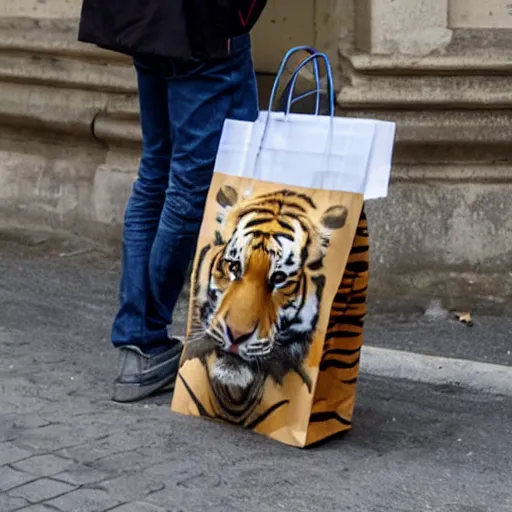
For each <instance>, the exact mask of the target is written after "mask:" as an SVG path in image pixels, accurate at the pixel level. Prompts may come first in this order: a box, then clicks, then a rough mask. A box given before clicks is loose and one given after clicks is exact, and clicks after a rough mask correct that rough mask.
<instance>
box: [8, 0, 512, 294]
mask: <svg viewBox="0 0 512 512" xmlns="http://www.w3.org/2000/svg"><path fill="white" fill-rule="evenodd" d="M297 2H298V0H269V8H268V10H267V11H266V13H265V15H264V18H263V20H262V22H261V23H260V25H259V26H258V28H257V30H256V31H255V33H254V48H255V49H254V54H255V61H256V65H257V68H258V71H260V72H261V73H262V75H261V83H262V102H265V101H266V98H265V91H266V90H267V89H268V82H269V80H271V77H270V76H269V74H272V73H273V72H275V69H276V67H277V65H278V63H279V61H280V59H281V57H282V55H283V53H284V51H286V49H288V48H289V47H291V46H294V45H297V44H310V45H314V46H316V47H317V48H320V49H322V50H326V51H327V52H328V53H329V54H330V56H331V58H332V59H333V63H334V66H335V74H336V80H337V83H338V87H339V94H338V106H339V113H340V114H342V115H351V116H370V117H378V118H384V119H393V120H395V121H396V122H397V124H398V130H397V145H396V151H395V158H394V169H393V183H392V187H391V194H390V197H389V198H388V199H386V200H382V201H377V202H373V203H371V204H370V205H369V214H370V221H371V229H372V239H373V248H374V251H373V258H374V259H373V263H372V267H373V270H374V272H373V276H374V288H375V290H376V294H377V295H379V294H380V295H381V296H382V297H383V300H384V301H387V299H388V298H389V297H391V296H402V297H410V296H411V295H414V294H415V293H416V292H417V294H418V295H422V296H423V295H443V296H447V297H450V296H451V297H455V298H457V301H458V302H459V303H460V302H461V298H464V300H462V302H464V301H465V302H478V303H479V304H482V303H484V304H487V303H496V302H497V301H498V302H501V301H503V300H504V299H503V297H506V296H507V295H508V296H510V295H512V293H511V292H512V287H511V284H510V283H511V281H512V276H511V274H510V272H512V263H511V257H512V201H510V199H509V198H510V197H511V193H512V167H511V163H510V162H511V156H512V154H511V153H512V144H511V142H510V141H511V136H512V123H511V121H512V92H511V88H510V75H511V69H512V59H511V57H510V47H511V43H512V37H511V33H512V31H510V30H507V28H509V27H511V22H512V16H510V9H509V8H508V7H507V3H506V2H501V1H499V0H488V1H487V2H485V6H486V7H485V9H484V10H482V6H483V3H482V2H479V1H478V0H421V1H419V2H411V1H410V0H357V1H355V0H316V1H314V0H301V1H300V2H299V3H300V8H298V7H297ZM491 4H492V5H491ZM79 8H80V1H79V0H3V2H1V3H0V219H1V222H2V224H4V225H6V224H8V225H18V226H26V227H31V228H41V229H48V228H52V229H60V230H67V231H74V232H79V233H81V234H86V235H88V236H94V237H95V238H98V239H103V240H111V239H116V240H117V239H118V237H119V232H120V225H121V222H122V214H123V208H124V204H125V201H126V197H127V195H128V193H129V190H130V186H131V183H132V180H133V177H134V174H135V171H136V167H137V160H138V151H139V145H140V131H139V126H138V117H137V116H138V113H137V100H136V84H135V78H134V73H133V71H132V69H131V66H130V63H129V61H128V60H127V59H125V58H123V57H119V56H117V55H115V54H111V53H108V52H103V51H100V50H97V49H95V48H93V47H89V46H87V45H82V44H79V43H77V42H76V25H77V17H78V13H79ZM468 292H470V293H468ZM489 297H491V298H489ZM470 298H471V300H470Z"/></svg>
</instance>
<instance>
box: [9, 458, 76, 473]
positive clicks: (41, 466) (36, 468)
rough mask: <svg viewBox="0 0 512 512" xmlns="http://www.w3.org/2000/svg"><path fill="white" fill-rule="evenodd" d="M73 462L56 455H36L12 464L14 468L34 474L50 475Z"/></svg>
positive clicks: (62, 469)
mask: <svg viewBox="0 0 512 512" xmlns="http://www.w3.org/2000/svg"><path fill="white" fill-rule="evenodd" d="M73 464H74V462H73V461H72V460H69V459H64V458H63V457H57V456H56V455H38V456H36V457H31V458H30V459H26V460H24V461H21V462H17V463H16V464H13V467H14V468H15V469H19V470H20V471H24V472H25V473H29V474H31V475H36V476H52V475H55V474H56V473H61V472H62V471H64V470H65V469H66V468H68V467H69V466H71V465H73Z"/></svg>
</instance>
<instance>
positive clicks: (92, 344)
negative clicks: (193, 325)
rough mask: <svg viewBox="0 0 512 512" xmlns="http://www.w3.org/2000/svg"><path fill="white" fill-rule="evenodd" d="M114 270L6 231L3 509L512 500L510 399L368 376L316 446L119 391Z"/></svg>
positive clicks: (376, 508) (352, 506)
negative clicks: (339, 422)
mask: <svg viewBox="0 0 512 512" xmlns="http://www.w3.org/2000/svg"><path fill="white" fill-rule="evenodd" d="M117 275H118V264H117V262H116V259H115V258H112V257H111V256H110V255H105V254H102V253H99V252H97V251H96V252H95V251H92V252H88V249H87V247H85V248H84V246H83V245H81V243H79V242H76V241H71V242H70V241H69V240H68V241H51V240H50V241H48V240H47V239H46V238H45V237H44V236H43V237H42V238H38V237H37V236H32V237H29V238H28V239H27V238H23V239H22V240H17V239H12V238H11V239H10V240H7V241H6V240H5V238H4V241H3V242H1V241H0V512H11V511H17V510H22V511H27V512H51V511H61V512H75V511H76V512H81V511H84V512H96V511H98V512H100V511H115V512H163V511H172V512H178V511H184V512H196V511H198V512H199V511H212V512H216V511H218V512H235V511H243V512H252V511H254V512H260V511H261V512H265V511H280V510H290V511H294V512H295V511H296V512H301V511H317V510H318V511H320V510H332V511H342V512H346V511H354V512H423V511H439V512H486V511H489V512H491V511H492V512H510V510H512V490H511V487H510V475H511V474H512V463H511V459H512V455H511V454H512V399H510V398H507V397H501V396H486V395H478V394H473V393H471V392H469V391H466V390H463V389H460V388H457V387H451V386H427V385H420V384H415V383H411V382H404V381H394V380H385V379H378V378H375V377H371V376H362V378H361V381H360V383H359V388H358V389H359V396H358V406H357V410H356V422H355V427H354V430H353V431H352V432H350V433H349V434H347V435H345V436H343V437H341V438H339V439H336V440H333V441H330V442H329V443H327V444H325V445H323V446H320V447H317V448H314V449H309V450H298V449H294V448H289V447H286V446H281V445H279V444H277V443H274V442H271V441H269V440H266V439H263V438H260V437H259V436H255V435H252V434H250V433H248V432H244V431H242V430H239V429H235V428H232V427H228V426H223V425H218V424H212V423H207V422H205V421H201V420H196V419H191V418H185V417H181V416H177V415H174V414H171V413H170V411H169V401H170V396H169V394H162V395H160V396H157V397H154V398H152V399H149V400H147V401H145V402H143V403H139V404H134V405H117V404H114V403H112V402H111V401H110V400H109V396H108V394H109V391H110V380H111V378H112V373H113V369H114V365H115V353H114V351H113V350H112V349H111V348H110V345H109V342H108V334H109V328H110V320H111V317H112V314H113V311H114V309H115V301H116V286H117V284H116V283H117ZM184 312H185V305H184V304H181V305H180V308H179V310H178V314H177V316H178V319H181V320H183V318H184ZM386 325H388V324H386ZM369 327H370V328H369V333H370V335H369V342H371V341H372V336H375V333H378V332H379V329H378V323H375V322H374V323H372V320H371V319H370V323H369ZM182 328H183V325H182V323H181V324H180V322H179V321H178V325H177V329H182ZM401 328H402V329H404V327H403V326H402V327H401ZM450 329H451V327H450ZM500 332H502V331H500ZM371 333H374V334H371ZM412 335H414V332H413V333H412ZM472 335H473V336H474V334H472ZM486 336H487V337H486V338H485V340H486V341H488V340H489V339H491V338H492V332H489V331H488V330H486ZM509 339H510V338H509Z"/></svg>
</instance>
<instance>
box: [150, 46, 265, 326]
mask: <svg viewBox="0 0 512 512" xmlns="http://www.w3.org/2000/svg"><path fill="white" fill-rule="evenodd" d="M232 52H233V54H232V58H230V59H228V60H223V61H221V62H216V63H208V64H204V65H203V66H201V67H199V68H198V69H197V70H196V71H194V72H193V73H191V74H190V75H188V76H187V77H181V78H180V77H176V78H173V79H171V80H170V81H169V84H168V106H169V119H170V122H171V132H172V134H173V149H172V159H171V174H170V180H169V187H168V189H167V191H166V194H165V203H164V207H163V211H162V215H161V218H160V223H159V226H158V231H157V234H156V237H155V241H154V243H153V247H152V250H151V257H150V262H149V278H150V285H151V292H152V298H153V300H154V307H155V310H156V311H157V313H158V316H159V317H161V318H163V319H165V322H166V323H167V324H170V323H171V320H172V312H173V309H174V306H175V304H176V301H177V299H178V296H179V294H180V292H181V289H182V287H183V283H184V281H185V278H186V276H187V271H188V268H189V264H190V261H191V258H192V256H193V253H194V250H195V247H196V242H197V236H198V233H199V229H200V226H201V219H202V215H203V210H204V205H205V201H206V196H207V194H208V189H209V186H210V181H211V178H212V174H213V167H214V163H215V157H216V153H217V150H218V146H219V141H220V135H221V131H222V127H223V124H224V121H225V119H226V118H232V119H239V120H245V121H254V120H256V118H257V116H258V96H257V88H256V77H255V73H254V68H253V63H252V56H251V50H250V39H249V37H248V36H241V37H239V38H236V39H235V40H234V41H233V45H232Z"/></svg>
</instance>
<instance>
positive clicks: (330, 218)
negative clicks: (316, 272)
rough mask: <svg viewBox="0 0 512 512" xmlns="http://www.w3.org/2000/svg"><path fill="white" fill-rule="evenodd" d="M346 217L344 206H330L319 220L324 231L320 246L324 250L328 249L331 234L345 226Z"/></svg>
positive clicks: (346, 211)
mask: <svg viewBox="0 0 512 512" xmlns="http://www.w3.org/2000/svg"><path fill="white" fill-rule="evenodd" d="M347 217H348V210H347V208H346V207H345V206H331V207H330V208H328V209H327V210H326V211H325V212H324V213H323V215H322V217H321V218H320V223H321V224H322V227H323V228H324V229H325V231H324V232H323V233H322V246H323V247H324V249H327V248H328V247H329V243H330V241H331V233H332V232H333V231H334V230H336V229H341V228H342V227H343V226H345V224H346V222H347Z"/></svg>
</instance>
